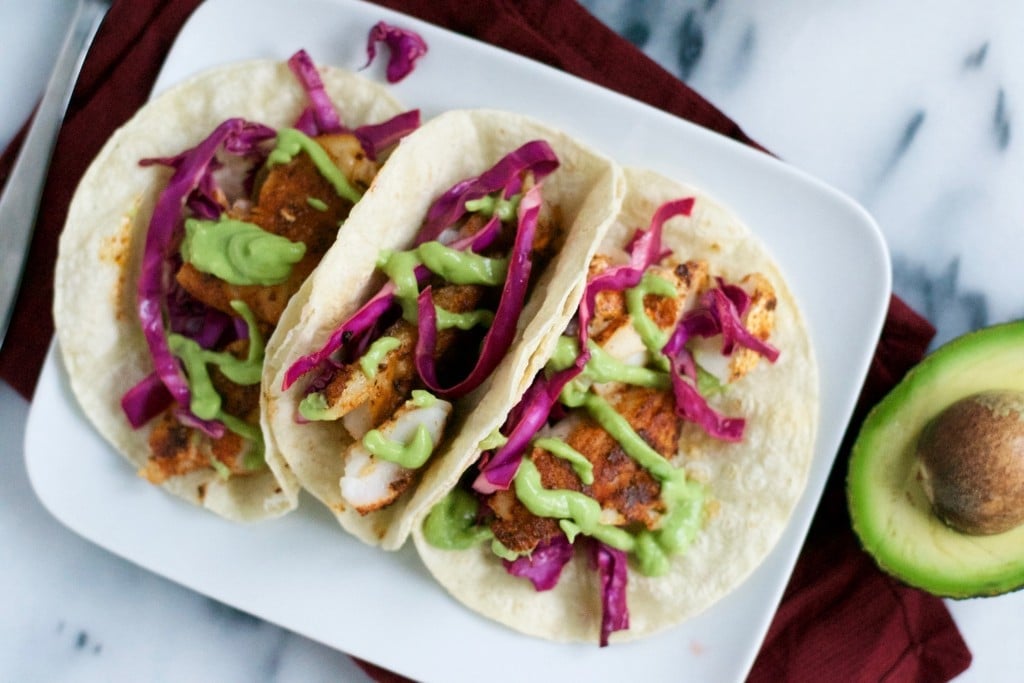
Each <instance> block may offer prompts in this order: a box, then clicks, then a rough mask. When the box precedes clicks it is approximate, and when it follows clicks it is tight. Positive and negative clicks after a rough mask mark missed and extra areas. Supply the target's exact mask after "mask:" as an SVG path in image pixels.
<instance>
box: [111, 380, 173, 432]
mask: <svg viewBox="0 0 1024 683" xmlns="http://www.w3.org/2000/svg"><path fill="white" fill-rule="evenodd" d="M172 403H174V398H173V397H172V396H171V393H170V392H169V391H167V387H166V386H164V382H163V380H162V379H161V378H160V375H158V374H157V373H156V372H151V373H149V374H148V375H146V376H145V377H143V378H142V380H141V381H140V382H139V383H138V384H136V385H135V386H133V387H132V388H131V389H129V390H128V391H126V392H125V393H124V396H122V397H121V410H122V411H123V412H124V414H125V417H127V418H128V424H130V425H131V426H132V429H138V428H140V427H141V426H142V425H144V424H146V423H147V422H149V421H150V420H152V419H153V418H154V417H156V416H157V415H159V414H160V413H162V412H164V411H165V410H166V409H167V408H168V406H170V405H171V404H172Z"/></svg>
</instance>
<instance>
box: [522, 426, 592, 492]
mask: <svg viewBox="0 0 1024 683" xmlns="http://www.w3.org/2000/svg"><path fill="white" fill-rule="evenodd" d="M533 445H534V446H536V447H537V448H543V449H544V450H546V451H547V452H549V453H551V455H553V456H555V457H556V458H561V459H562V460H565V461H566V462H568V463H569V465H571V466H572V469H573V471H574V472H575V473H576V475H577V476H578V477H579V478H580V481H582V482H583V483H584V484H587V485H588V486H589V485H590V484H593V483H594V465H593V464H592V463H591V462H590V461H589V460H587V456H585V455H583V454H582V453H580V452H579V451H578V450H576V449H575V448H573V447H572V446H570V445H569V444H567V443H566V442H564V441H562V440H561V439H553V438H550V437H542V438H540V439H534V440H533Z"/></svg>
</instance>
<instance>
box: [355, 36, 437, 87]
mask: <svg viewBox="0 0 1024 683" xmlns="http://www.w3.org/2000/svg"><path fill="white" fill-rule="evenodd" d="M379 42H383V43H384V44H386V45H387V46H388V50H390V52H391V56H390V58H389V59H388V67H387V79H388V83H398V82H399V81H400V80H402V79H403V78H405V77H406V76H408V75H409V74H410V73H412V70H413V67H414V66H415V64H416V60H418V59H419V58H420V57H422V56H423V55H425V54H427V43H426V41H425V40H423V38H422V37H420V35H419V34H418V33H415V32H413V31H409V30H406V29H402V28H398V27H397V26H392V25H390V24H386V23H384V22H383V21H379V22H377V23H376V24H374V26H373V28H371V29H370V34H369V36H367V39H366V64H365V65H364V66H363V68H364V69H365V68H366V67H368V66H370V64H371V63H372V62H373V60H374V59H375V58H376V57H377V43H379Z"/></svg>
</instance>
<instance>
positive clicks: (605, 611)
mask: <svg viewBox="0 0 1024 683" xmlns="http://www.w3.org/2000/svg"><path fill="white" fill-rule="evenodd" d="M594 560H595V562H596V563H597V573H598V576H599V577H600V580H601V647H606V646H607V645H608V637H609V636H610V635H611V634H612V633H613V632H615V631H625V630H626V629H628V628H629V607H628V606H627V604H626V582H627V580H628V576H629V574H628V571H627V566H626V562H627V560H626V553H625V552H623V551H621V550H618V549H617V548H612V547H611V546H608V545H605V544H604V543H601V542H597V541H595V542H594Z"/></svg>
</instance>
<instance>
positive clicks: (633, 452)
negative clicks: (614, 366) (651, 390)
mask: <svg viewBox="0 0 1024 683" xmlns="http://www.w3.org/2000/svg"><path fill="white" fill-rule="evenodd" d="M583 407H584V408H586V410H587V413H589V414H590V417H592V418H594V421H595V422H597V423H598V424H599V425H601V427H602V428H603V429H604V430H605V431H606V432H608V433H609V434H611V435H612V438H614V439H615V440H616V441H618V442H619V445H620V446H622V450H624V451H625V452H626V455H628V456H629V457H631V458H633V459H634V460H636V461H637V463H639V465H640V466H641V467H643V468H644V469H645V470H647V471H648V472H650V473H651V474H652V475H654V478H655V479H658V480H659V481H666V480H668V479H669V478H670V477H672V476H673V472H675V471H676V469H675V467H673V466H672V463H670V462H669V461H668V460H666V459H665V458H664V457H663V456H662V455H661V453H658V451H656V450H654V449H653V448H651V447H650V445H648V443H647V442H646V441H644V439H643V437H642V436H640V435H639V434H637V433H636V431H635V430H634V429H633V427H631V426H630V424H629V421H627V420H626V418H624V417H623V416H622V415H620V414H619V413H617V412H616V411H615V408H613V407H612V405H611V404H610V403H608V401H606V400H604V399H603V398H601V397H600V396H598V395H597V394H593V393H588V394H587V396H586V398H585V399H584V400H583Z"/></svg>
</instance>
